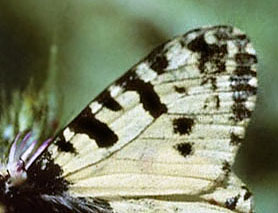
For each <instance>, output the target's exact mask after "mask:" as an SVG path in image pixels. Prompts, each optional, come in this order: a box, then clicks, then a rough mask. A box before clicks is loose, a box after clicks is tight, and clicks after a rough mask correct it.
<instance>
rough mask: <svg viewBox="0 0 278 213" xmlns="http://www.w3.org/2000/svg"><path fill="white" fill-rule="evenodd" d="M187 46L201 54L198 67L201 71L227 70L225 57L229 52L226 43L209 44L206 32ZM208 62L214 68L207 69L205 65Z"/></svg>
mask: <svg viewBox="0 0 278 213" xmlns="http://www.w3.org/2000/svg"><path fill="white" fill-rule="evenodd" d="M187 48H188V49H189V50H191V51H193V52H198V53H199V54H200V59H199V66H198V67H199V69H200V72H201V73H205V72H207V71H209V72H213V73H220V72H223V71H225V67H226V66H225V60H223V58H224V57H225V56H226V55H227V53H228V52H227V45H226V44H221V45H218V44H208V43H207V42H206V41H205V37H204V34H201V35H199V36H197V37H196V38H195V39H193V40H192V41H191V42H190V43H188V45H187ZM207 62H209V63H210V64H211V66H210V67H213V70H207V68H206V66H205V65H206V63H207Z"/></svg>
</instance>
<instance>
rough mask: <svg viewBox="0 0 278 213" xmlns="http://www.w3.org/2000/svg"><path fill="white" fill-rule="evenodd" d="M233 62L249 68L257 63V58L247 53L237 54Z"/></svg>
mask: <svg viewBox="0 0 278 213" xmlns="http://www.w3.org/2000/svg"><path fill="white" fill-rule="evenodd" d="M235 60H236V62H237V63H238V64H241V65H245V66H248V65H249V66H250V65H252V64H256V63H258V60H257V56H255V55H252V54H249V53H237V54H236V56H235Z"/></svg>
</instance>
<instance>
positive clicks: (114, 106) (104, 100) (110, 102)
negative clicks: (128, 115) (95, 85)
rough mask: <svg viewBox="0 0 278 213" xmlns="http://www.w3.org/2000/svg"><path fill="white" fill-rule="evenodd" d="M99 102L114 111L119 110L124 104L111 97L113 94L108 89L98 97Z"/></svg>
mask: <svg viewBox="0 0 278 213" xmlns="http://www.w3.org/2000/svg"><path fill="white" fill-rule="evenodd" d="M95 101H98V103H100V104H102V105H103V106H105V107H106V108H108V109H110V110H112V111H119V110H121V109H122V106H121V105H120V104H119V103H118V102H117V101H116V100H115V99H114V98H112V97H111V94H110V92H109V91H108V90H105V91H103V92H102V93H101V94H100V95H99V96H98V97H97V98H96V99H95Z"/></svg>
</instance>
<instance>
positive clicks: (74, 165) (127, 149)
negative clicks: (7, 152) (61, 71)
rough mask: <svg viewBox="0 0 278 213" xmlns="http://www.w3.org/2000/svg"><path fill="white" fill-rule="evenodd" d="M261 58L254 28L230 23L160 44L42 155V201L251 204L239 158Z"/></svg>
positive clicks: (149, 206) (62, 208)
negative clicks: (236, 167) (236, 168)
mask: <svg viewBox="0 0 278 213" xmlns="http://www.w3.org/2000/svg"><path fill="white" fill-rule="evenodd" d="M256 64H257V58H256V53H255V50H254V49H253V47H252V45H251V43H250V41H249V39H248V37H247V36H246V35H245V34H244V33H242V32H241V31H240V30H238V29H236V28H233V27H230V26H213V27H204V28H199V29H195V30H191V31H189V32H187V33H186V34H185V35H182V36H178V37H176V38H174V39H172V40H170V41H168V42H166V43H164V44H162V45H160V46H159V47H158V48H156V49H155V50H154V51H153V52H152V53H151V54H149V55H148V56H147V57H146V58H145V59H143V60H142V61H141V62H139V63H138V64H136V65H135V66H134V67H132V68H131V69H130V70H129V71H128V72H127V73H126V74H124V75H123V76H122V77H121V78H119V79H118V80H117V81H116V82H114V83H113V84H111V85H110V86H109V87H108V88H107V89H106V90H104V91H103V92H102V93H101V94H100V95H99V96H98V97H97V98H95V100H93V101H92V102H91V103H90V104H89V105H88V106H87V107H86V108H85V109H84V110H83V111H82V112H81V113H80V114H79V115H78V116H77V117H76V118H75V119H74V120H73V121H72V122H71V123H70V124H69V125H68V126H67V127H66V128H65V129H64V130H63V131H62V132H61V133H60V134H59V136H58V137H57V138H56V140H55V142H54V143H52V144H51V145H50V146H49V147H48V149H47V151H45V152H44V154H43V155H42V156H41V157H40V158H38V159H37V160H36V161H35V163H33V165H32V166H31V167H30V169H29V170H28V171H27V175H28V176H27V182H30V183H29V185H30V184H33V185H32V186H33V187H34V186H38V190H39V189H40V191H39V192H38V191H37V192H36V193H37V194H36V199H37V203H39V204H40V206H42V207H44V208H45V209H48V210H50V211H52V212H110V213H111V212H114V213H125V212H128V213H132V212H148V213H151V212H173V213H174V212H175V213H176V212H188V213H190V212H196V213H201V212H207V213H220V212H227V213H228V212H246V213H249V212H252V196H251V193H250V192H249V190H248V189H247V187H246V186H245V185H244V184H243V183H242V182H241V181H240V180H239V179H238V178H237V177H236V176H235V175H234V174H233V173H232V172H231V166H232V164H233V162H234V159H235V156H236V153H237V150H238V148H239V146H240V144H241V142H242V141H243V138H244V134H245V129H246V126H247V124H248V122H249V119H250V116H251V114H252V111H253V110H254V107H255V100H256V91H257V79H256ZM22 193H23V192H22ZM24 193H25V191H24ZM32 197H34V195H32ZM22 205H23V204H22ZM45 206H47V207H45ZM48 212H49V211H48Z"/></svg>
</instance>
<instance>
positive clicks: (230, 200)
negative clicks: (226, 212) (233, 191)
mask: <svg viewBox="0 0 278 213" xmlns="http://www.w3.org/2000/svg"><path fill="white" fill-rule="evenodd" d="M239 197H240V195H237V196H235V197H231V198H228V199H227V200H226V202H225V206H226V208H228V209H230V210H234V209H235V208H236V205H237V202H238V200H239Z"/></svg>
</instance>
